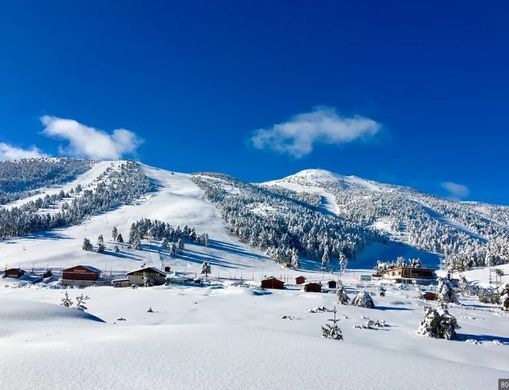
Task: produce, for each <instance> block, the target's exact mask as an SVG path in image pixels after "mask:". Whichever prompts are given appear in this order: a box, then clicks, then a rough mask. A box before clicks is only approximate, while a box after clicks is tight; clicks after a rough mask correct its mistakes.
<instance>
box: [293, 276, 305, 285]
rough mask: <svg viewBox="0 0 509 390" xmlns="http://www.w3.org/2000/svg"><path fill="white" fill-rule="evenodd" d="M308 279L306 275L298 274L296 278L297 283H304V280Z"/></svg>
mask: <svg viewBox="0 0 509 390" xmlns="http://www.w3.org/2000/svg"><path fill="white" fill-rule="evenodd" d="M305 281H306V278H305V277H304V276H302V275H301V276H297V277H296V278H295V284H304V282H305Z"/></svg>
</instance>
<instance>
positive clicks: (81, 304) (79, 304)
mask: <svg viewBox="0 0 509 390" xmlns="http://www.w3.org/2000/svg"><path fill="white" fill-rule="evenodd" d="M76 309H78V310H81V311H85V310H87V306H86V305H85V297H84V296H83V294H81V295H80V296H78V297H76Z"/></svg>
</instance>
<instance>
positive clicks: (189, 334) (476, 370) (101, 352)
mask: <svg viewBox="0 0 509 390" xmlns="http://www.w3.org/2000/svg"><path fill="white" fill-rule="evenodd" d="M344 280H345V282H346V283H348V282H347V281H348V280H349V281H350V285H347V291H348V292H349V293H350V295H351V296H352V295H353V294H352V293H353V292H354V291H356V287H355V283H354V282H353V279H352V277H351V276H350V275H347V276H346V277H345V278H344ZM367 289H368V290H370V291H375V288H374V287H372V288H370V287H367ZM64 291H65V290H60V289H46V288H35V287H32V288H7V287H3V288H0V301H1V302H2V304H1V305H0V319H1V322H0V348H1V350H2V358H1V359H0V372H2V375H1V376H0V388H23V389H31V388H34V389H35V388H52V389H68V388H75V389H82V388H119V389H120V388H122V389H139V388H175V389H190V388H193V389H194V388H203V389H239V388H242V389H262V388H268V387H272V388H281V389H286V388H288V389H290V388H323V389H337V388H345V389H346V388H348V389H364V388H375V387H376V388H380V389H408V388H415V389H445V388H450V389H453V388H461V389H487V388H496V387H495V386H496V383H497V379H498V378H506V377H508V376H509V366H508V362H509V326H508V324H509V318H508V315H507V314H505V315H501V314H500V312H499V311H498V310H497V309H495V308H494V307H491V306H489V305H479V304H478V303H477V302H474V301H473V300H472V299H470V298H469V299H464V300H462V304H463V305H462V306H456V305H454V307H453V308H452V309H450V311H451V313H452V314H454V315H455V316H456V317H457V319H458V322H459V324H460V325H461V326H462V328H461V329H460V330H459V333H460V335H461V338H462V340H461V341H445V340H435V339H430V338H426V337H423V336H419V335H417V334H416V332H415V331H416V329H417V326H418V324H419V321H420V319H421V318H422V316H423V306H424V304H425V303H424V302H423V301H420V300H418V299H416V298H415V295H416V294H415V291H413V290H412V289H410V290H401V289H398V288H397V287H389V288H388V291H387V295H386V296H385V297H379V296H374V300H375V304H376V306H377V308H375V309H364V308H357V307H353V306H338V314H339V318H340V320H341V321H340V327H341V329H342V331H343V335H344V341H343V342H337V341H333V340H326V339H323V338H322V337H321V328H320V327H321V325H323V324H325V322H326V320H327V319H328V318H331V315H332V313H330V312H317V313H312V312H310V311H309V310H310V309H313V308H316V307H321V306H325V307H326V308H327V309H332V308H333V305H334V302H335V299H334V295H333V294H332V293H304V292H303V291H302V290H300V289H299V288H297V287H292V286H289V288H288V289H287V290H284V291H277V290H269V291H266V292H265V293H261V292H260V290H258V289H254V288H249V287H246V286H227V285H226V286H224V285H222V286H220V285H218V286H208V287H183V286H172V287H152V288H138V289H130V288H125V289H115V288H111V287H90V288H86V289H83V290H74V289H71V290H67V291H68V292H69V295H70V297H71V298H74V297H75V296H77V295H79V294H81V293H83V294H84V295H86V296H88V297H89V298H90V299H89V300H87V301H86V304H87V306H88V312H89V315H87V314H83V313H81V312H78V311H77V310H75V309H72V308H64V307H62V306H58V304H59V302H60V299H61V297H62V296H63V293H64ZM149 308H152V310H153V312H152V313H149V312H147V310H148V309H149ZM283 316H287V318H286V319H283V318H282V317H283ZM366 318H370V319H374V320H384V321H385V323H386V325H387V326H386V327H384V328H381V329H377V330H368V329H358V328H354V326H355V325H361V324H363V323H364V322H365V321H366ZM466 340H470V341H469V342H466Z"/></svg>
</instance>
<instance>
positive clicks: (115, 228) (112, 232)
mask: <svg viewBox="0 0 509 390" xmlns="http://www.w3.org/2000/svg"><path fill="white" fill-rule="evenodd" d="M117 237H118V230H117V227H116V226H113V230H112V231H111V238H113V241H116V240H117Z"/></svg>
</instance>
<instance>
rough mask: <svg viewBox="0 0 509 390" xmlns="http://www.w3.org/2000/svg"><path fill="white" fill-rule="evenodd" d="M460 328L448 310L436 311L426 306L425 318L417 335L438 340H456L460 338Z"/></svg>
mask: <svg viewBox="0 0 509 390" xmlns="http://www.w3.org/2000/svg"><path fill="white" fill-rule="evenodd" d="M458 328H459V325H458V323H457V321H456V318H455V317H454V316H453V315H451V314H449V312H448V311H447V309H435V308H433V307H430V306H426V307H425V308H424V318H423V319H422V321H421V323H420V325H419V329H418V330H417V333H418V334H420V335H422V336H427V337H433V338H436V339H446V340H456V339H457V338H458V335H457V334H456V329H458Z"/></svg>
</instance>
